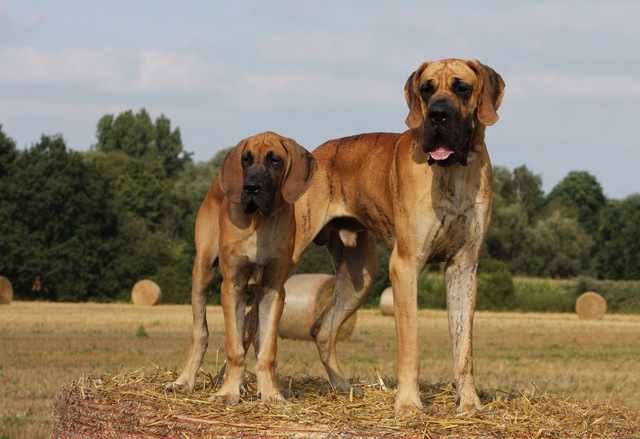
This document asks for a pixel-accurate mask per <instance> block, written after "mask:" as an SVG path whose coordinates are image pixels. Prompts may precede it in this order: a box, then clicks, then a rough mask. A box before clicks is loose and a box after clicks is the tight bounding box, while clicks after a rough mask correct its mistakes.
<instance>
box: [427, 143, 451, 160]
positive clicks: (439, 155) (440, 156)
mask: <svg viewBox="0 0 640 439" xmlns="http://www.w3.org/2000/svg"><path fill="white" fill-rule="evenodd" d="M429 154H430V155H431V158H432V159H434V160H445V159H447V158H449V156H450V155H451V154H453V151H451V150H450V149H447V148H443V147H442V146H439V147H437V148H436V149H435V150H433V151H431V152H430V153H429Z"/></svg>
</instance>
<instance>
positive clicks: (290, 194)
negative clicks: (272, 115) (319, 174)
mask: <svg viewBox="0 0 640 439" xmlns="http://www.w3.org/2000/svg"><path fill="white" fill-rule="evenodd" d="M282 146H284V149H285V150H287V153H288V155H289V169H287V173H286V174H285V176H284V181H283V182H282V198H283V199H284V201H285V202H287V203H290V204H292V203H294V202H295V201H296V200H297V199H298V198H300V196H301V195H302V194H303V193H304V192H305V191H306V190H307V189H309V186H310V185H311V179H312V178H313V174H315V172H316V169H318V165H317V163H316V159H314V158H313V156H312V155H311V153H310V152H309V151H307V150H306V149H304V148H303V147H302V146H300V145H298V143H296V141H295V140H293V139H289V138H284V139H283V140H282Z"/></svg>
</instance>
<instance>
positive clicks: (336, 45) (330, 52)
mask: <svg viewBox="0 0 640 439" xmlns="http://www.w3.org/2000/svg"><path fill="white" fill-rule="evenodd" d="M371 52H372V38H371V35H369V34H368V33H365V34H357V35H336V34H330V33H329V32H326V31H321V32H314V33H310V34H296V35H275V36H273V37H271V38H269V40H268V41H266V42H265V43H264V44H263V56H264V57H265V58H266V59H267V60H286V61H315V62H318V63H326V62H330V63H334V62H343V61H349V62H351V61H353V60H364V59H367V58H368V57H369V56H371Z"/></svg>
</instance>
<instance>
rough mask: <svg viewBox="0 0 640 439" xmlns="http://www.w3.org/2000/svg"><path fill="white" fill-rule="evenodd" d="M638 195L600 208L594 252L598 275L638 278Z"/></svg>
mask: <svg viewBox="0 0 640 439" xmlns="http://www.w3.org/2000/svg"><path fill="white" fill-rule="evenodd" d="M638 218H640V194H636V195H632V196H630V197H628V198H626V199H625V200H622V201H609V202H608V203H607V205H606V206H605V207H604V208H603V209H602V215H601V218H600V228H599V236H598V246H597V248H598V251H597V253H596V259H597V267H598V270H597V272H598V277H602V278H606V279H616V280H620V279H625V280H628V279H640V221H638Z"/></svg>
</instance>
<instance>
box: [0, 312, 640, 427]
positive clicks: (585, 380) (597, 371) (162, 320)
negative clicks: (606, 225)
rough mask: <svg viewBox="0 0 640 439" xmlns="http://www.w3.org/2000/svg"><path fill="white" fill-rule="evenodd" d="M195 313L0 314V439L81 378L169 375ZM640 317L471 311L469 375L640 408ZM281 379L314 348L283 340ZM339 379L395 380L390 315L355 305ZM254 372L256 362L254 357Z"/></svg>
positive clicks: (423, 321)
mask: <svg viewBox="0 0 640 439" xmlns="http://www.w3.org/2000/svg"><path fill="white" fill-rule="evenodd" d="M208 316H209V318H208V320H209V327H210V343H209V351H208V353H207V356H206V357H205V363H204V364H203V369H204V370H205V371H207V372H211V371H213V370H215V369H216V368H218V367H220V366H221V364H222V362H223V360H224V348H223V345H224V331H223V321H222V312H221V309H220V308H219V307H210V308H209V309H208ZM190 327H191V311H190V307H189V306H185V305H161V306H157V307H136V306H133V305H126V304H111V305H104V304H64V303H45V302H13V303H11V304H10V305H8V306H1V307H0V439H8V438H11V439H21V438H25V439H26V438H29V439H37V438H47V437H48V436H49V430H50V426H49V419H50V415H51V409H52V404H53V399H54V397H55V394H56V393H57V392H58V391H59V390H60V389H61V388H62V386H63V385H65V384H66V383H68V382H69V381H71V380H75V379H78V378H80V377H81V376H83V375H84V376H86V375H92V374H99V373H103V372H109V373H113V372H114V371H122V370H125V371H133V370H136V369H140V368H148V369H149V370H155V367H154V366H152V365H151V364H150V363H152V364H155V365H157V366H159V367H160V368H162V369H167V370H176V369H180V368H181V367H182V362H183V360H184V358H185V354H186V349H187V344H188V340H189V331H190ZM420 338H421V343H420V350H421V353H420V355H421V360H422V363H421V376H420V378H421V380H424V381H427V382H433V383H436V382H443V381H447V380H450V378H451V348H450V342H449V335H448V329H447V319H446V313H445V312H443V311H430V310H423V311H420ZM639 339H640V316H629V315H607V316H605V318H603V319H601V320H579V319H578V317H577V316H576V315H574V314H533V313H530V314H519V313H490V312H478V313H476V324H475V371H476V382H477V385H478V387H480V388H482V389H492V388H498V389H504V390H508V389H510V388H512V387H515V388H521V387H525V386H527V385H529V384H530V383H531V382H534V383H535V385H536V387H537V388H539V389H541V390H545V391H546V392H548V393H554V394H557V395H561V396H563V397H571V398H573V399H576V400H580V401H587V400H589V401H594V400H595V401H600V402H602V401H609V400H610V401H611V403H612V404H613V405H620V406H625V407H628V408H631V409H634V410H640V373H639V372H638V370H639V369H638V364H640V346H639V345H638V340H639ZM278 346H279V352H278V359H279V363H278V372H279V373H280V374H282V375H295V374H297V373H303V374H308V375H315V376H320V377H324V376H325V375H324V369H323V368H322V365H321V364H320V362H319V360H318V357H317V353H316V350H315V346H314V345H313V344H312V343H311V342H307V341H293V340H280V341H279V345H278ZM339 355H340V358H341V361H342V364H343V367H344V369H345V372H347V373H349V374H351V375H352V376H354V377H359V378H361V379H366V378H367V377H370V378H371V379H373V378H374V377H375V376H376V375H377V373H379V374H380V375H382V376H394V375H395V364H396V359H395V329H394V321H393V318H392V317H384V316H382V315H381V314H380V312H379V311H377V310H361V311H359V313H358V322H357V324H356V327H355V330H354V332H353V335H352V337H351V338H350V339H349V340H347V341H344V342H342V343H340V344H339ZM249 357H250V359H249V364H248V366H249V368H251V367H252V365H253V355H252V354H251V355H250V356H249Z"/></svg>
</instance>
